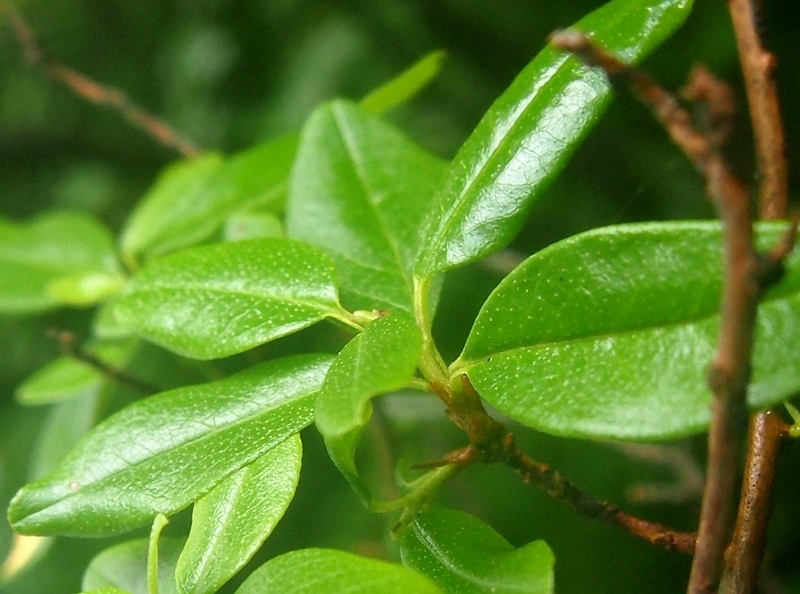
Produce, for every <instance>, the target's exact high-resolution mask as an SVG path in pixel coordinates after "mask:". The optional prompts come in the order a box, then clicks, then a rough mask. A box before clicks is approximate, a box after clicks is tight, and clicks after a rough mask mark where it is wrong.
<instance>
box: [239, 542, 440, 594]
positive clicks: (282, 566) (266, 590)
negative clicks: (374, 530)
mask: <svg viewBox="0 0 800 594" xmlns="http://www.w3.org/2000/svg"><path fill="white" fill-rule="evenodd" d="M332 592H347V593H348V594H410V593H411V592H413V593H414V594H441V592H442V591H441V590H440V589H439V588H438V587H436V585H434V584H433V582H431V581H429V580H428V578H426V577H425V576H423V575H421V574H419V573H417V572H415V571H413V570H411V569H408V568H405V567H403V566H401V565H395V564H393V563H387V562H386V561H379V560H377V559H367V558H365V557H359V556H358V555H353V554H352V553H345V552H343V551H336V550H332V549H302V550H300V551H293V552H291V553H286V554H284V555H281V556H279V557H275V558H274V559H272V560H271V561H268V562H267V563H265V564H264V565H262V566H261V567H259V568H258V569H256V570H255V571H254V572H253V573H252V574H251V575H250V577H248V578H247V579H246V580H245V582H244V583H243V584H242V586H241V587H240V588H239V589H238V590H236V594H331V593H332Z"/></svg>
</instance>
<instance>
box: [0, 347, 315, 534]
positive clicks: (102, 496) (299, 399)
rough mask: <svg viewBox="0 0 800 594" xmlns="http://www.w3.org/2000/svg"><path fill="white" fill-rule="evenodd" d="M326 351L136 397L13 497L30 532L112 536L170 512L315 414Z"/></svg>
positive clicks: (19, 524)
mask: <svg viewBox="0 0 800 594" xmlns="http://www.w3.org/2000/svg"><path fill="white" fill-rule="evenodd" d="M330 360H331V359H330V357H328V356H325V355H304V356H296V357H290V358H284V359H278V360H275V361H271V362H268V363H264V364H261V365H257V366H254V367H252V368H250V369H247V370H245V371H242V372H240V373H238V374H236V375H233V376H231V377H228V378H225V379H222V380H219V381H216V382H211V383H208V384H202V385H198V386H189V387H185V388H178V389H175V390H171V391H169V392H164V393H161V394H157V395H156V396H153V397H150V398H147V399H145V400H141V401H138V402H136V403H134V404H133V405H131V406H129V407H127V408H125V409H123V410H122V411H120V412H119V413H117V414H115V415H113V416H111V417H109V418H108V419H107V420H106V421H104V422H103V423H101V424H100V425H98V426H97V427H96V428H95V429H94V430H93V431H92V432H90V433H89V434H88V435H87V436H86V437H85V438H84V439H83V440H81V442H80V443H79V444H78V445H77V447H76V448H75V449H74V450H73V451H72V452H71V453H70V454H69V455H68V456H67V458H66V459H65V460H64V461H63V462H62V463H61V464H60V465H59V467H58V468H57V469H56V470H55V472H53V473H52V474H50V475H48V476H47V477H45V478H44V479H41V480H39V481H37V482H35V483H31V484H29V485H27V486H25V487H23V488H22V489H21V490H20V491H19V492H18V493H17V495H16V496H15V497H14V499H13V501H12V502H11V506H10V507H9V511H8V517H9V521H10V522H11V524H12V526H13V527H14V529H15V530H17V531H18V532H21V533H25V534H41V535H43V534H65V535H83V536H107V535H114V534H121V533H124V532H126V531H128V530H131V529H133V528H135V527H138V526H142V525H144V524H147V523H149V522H150V521H151V520H152V518H153V517H154V516H155V514H156V513H159V512H161V513H164V514H167V515H172V514H174V513H176V512H178V511H180V510H182V509H184V508H185V507H187V506H188V505H189V504H190V503H191V502H193V501H195V500H197V498H198V497H200V496H202V495H204V494H205V493H207V492H208V491H209V490H210V489H211V488H212V487H213V486H214V485H216V484H217V483H219V482H220V481H221V480H223V479H225V478H226V477H227V476H229V475H230V474H231V473H233V472H236V471H237V470H239V469H240V468H242V467H244V466H246V465H248V464H250V463H251V462H253V461H254V460H256V459H257V458H259V457H261V456H263V455H264V454H265V453H266V452H268V451H270V450H271V449H272V448H274V447H275V446H277V445H278V444H280V443H281V442H283V441H285V440H286V439H287V438H288V437H289V436H291V435H293V434H294V433H297V432H298V431H299V430H300V429H302V428H303V427H305V426H306V425H308V424H309V423H310V422H311V419H312V417H313V406H314V399H315V398H316V393H317V391H318V390H319V388H320V387H321V386H322V382H323V379H324V377H325V374H326V372H327V370H328V367H329V365H330Z"/></svg>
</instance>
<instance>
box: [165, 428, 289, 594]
mask: <svg viewBox="0 0 800 594" xmlns="http://www.w3.org/2000/svg"><path fill="white" fill-rule="evenodd" d="M302 450H303V446H302V443H301V441H300V436H299V435H294V436H292V437H290V438H289V439H287V440H286V441H285V442H283V443H282V444H281V445H279V446H277V447H275V448H273V449H272V450H270V451H269V452H267V453H266V454H265V455H264V456H262V457H261V458H258V459H257V460H255V461H254V462H253V463H251V464H250V465H248V466H245V467H244V468H242V469H241V470H239V471H237V472H235V473H233V474H232V475H230V476H229V477H228V478H226V479H225V480H224V481H222V482H221V483H220V484H218V485H217V486H216V487H214V489H212V490H211V491H210V492H209V493H207V494H206V495H204V496H203V497H202V498H201V499H200V500H198V501H197V503H195V504H194V510H193V511H192V530H191V532H190V533H189V539H188V540H187V541H186V546H185V547H184V549H183V552H182V553H181V556H180V559H178V566H177V569H176V571H175V579H176V581H177V583H178V591H179V592H181V594H211V593H212V592H216V591H217V589H218V588H219V587H220V586H222V584H224V583H225V582H227V581H228V580H229V579H230V578H231V577H232V576H233V575H234V574H235V573H236V572H237V571H239V569H241V568H242V566H243V565H244V564H245V563H247V561H249V560H250V558H251V557H252V556H253V554H255V552H256V551H257V550H258V548H259V547H260V546H261V545H262V543H263V542H264V541H265V540H266V538H267V537H268V536H269V535H270V534H271V533H272V530H273V528H275V526H276V524H277V523H278V521H279V520H280V519H281V518H282V517H283V514H284V512H285V511H286V509H287V508H288V507H289V503H290V502H291V501H292V498H293V497H294V492H295V489H296V488H297V482H298V480H299V478H300V466H301V462H302V455H303V451H302Z"/></svg>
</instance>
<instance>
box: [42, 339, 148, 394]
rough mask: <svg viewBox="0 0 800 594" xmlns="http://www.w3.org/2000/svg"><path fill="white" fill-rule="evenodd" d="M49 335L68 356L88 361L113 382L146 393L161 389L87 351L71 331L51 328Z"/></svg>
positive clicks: (84, 361)
mask: <svg viewBox="0 0 800 594" xmlns="http://www.w3.org/2000/svg"><path fill="white" fill-rule="evenodd" d="M47 336H48V337H49V338H52V339H53V340H55V341H56V342H57V343H58V345H59V346H60V347H61V350H62V351H63V352H64V354H65V355H66V356H68V357H71V358H73V359H75V360H77V361H81V362H83V363H86V364H87V365H89V366H90V367H92V368H94V369H96V370H97V371H99V372H100V373H102V374H103V375H104V376H106V377H107V378H108V379H109V380H111V381H112V382H118V383H121V384H125V385H127V386H129V387H131V388H133V389H134V390H137V391H138V392H141V393H142V394H145V395H149V394H155V393H156V392H159V391H160V390H159V389H158V388H156V387H155V386H152V385H150V384H148V383H147V382H143V381H142V380H140V379H137V378H135V377H133V376H131V375H128V374H127V373H125V372H124V371H120V370H119V369H114V368H113V367H111V366H110V365H109V364H108V363H106V362H105V361H102V360H100V359H98V358H97V357H96V356H95V355H93V354H92V353H90V352H88V351H86V350H85V349H83V348H82V347H81V346H80V345H78V343H77V341H76V340H75V335H74V334H72V333H71V332H64V331H58V330H54V329H51V330H48V331H47Z"/></svg>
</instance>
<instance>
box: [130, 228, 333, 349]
mask: <svg viewBox="0 0 800 594" xmlns="http://www.w3.org/2000/svg"><path fill="white" fill-rule="evenodd" d="M115 314H116V316H117V319H118V320H119V321H120V323H122V324H123V325H124V326H126V327H128V328H131V329H132V330H134V331H135V332H136V333H137V334H139V335H140V336H142V337H143V338H146V339H147V340H150V341H152V342H154V343H156V344H158V345H161V346H163V347H164V348H167V349H169V350H171V351H174V352H176V353H178V354H181V355H184V356H187V357H193V358H197V359H213V358H219V357H226V356H228V355H233V354H235V353H240V352H242V351H246V350H248V349H251V348H253V347H254V346H257V345H259V344H263V343H265V342H268V341H270V340H273V339H275V338H279V337H281V336H284V335H286V334H290V333H292V332H295V331H297V330H300V329H302V328H305V327H306V326H310V325H311V324H314V323H315V322H318V321H319V320H321V319H323V318H325V317H327V316H334V317H336V316H340V315H342V310H341V308H340V306H339V303H338V300H337V293H336V272H335V270H334V267H333V264H332V263H331V262H330V260H328V258H327V257H326V256H325V254H323V253H322V252H320V251H319V250H318V249H317V248H314V247H313V246H310V245H306V244H303V243H299V242H295V241H289V240H286V239H278V238H273V239H252V240H248V241H237V242H230V243H221V244H214V245H209V246H200V247H196V248H190V249H187V250H184V251H182V252H178V253H176V254H171V255H169V256H165V257H164V258H161V259H158V260H154V261H153V262H151V263H150V265H148V266H146V267H145V268H144V269H143V270H142V271H141V273H139V274H138V275H137V276H135V277H134V278H133V280H132V281H131V282H130V284H129V285H128V286H127V287H126V289H125V291H124V293H123V294H122V295H121V297H120V298H119V299H118V301H117V302H116V308H115Z"/></svg>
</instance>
